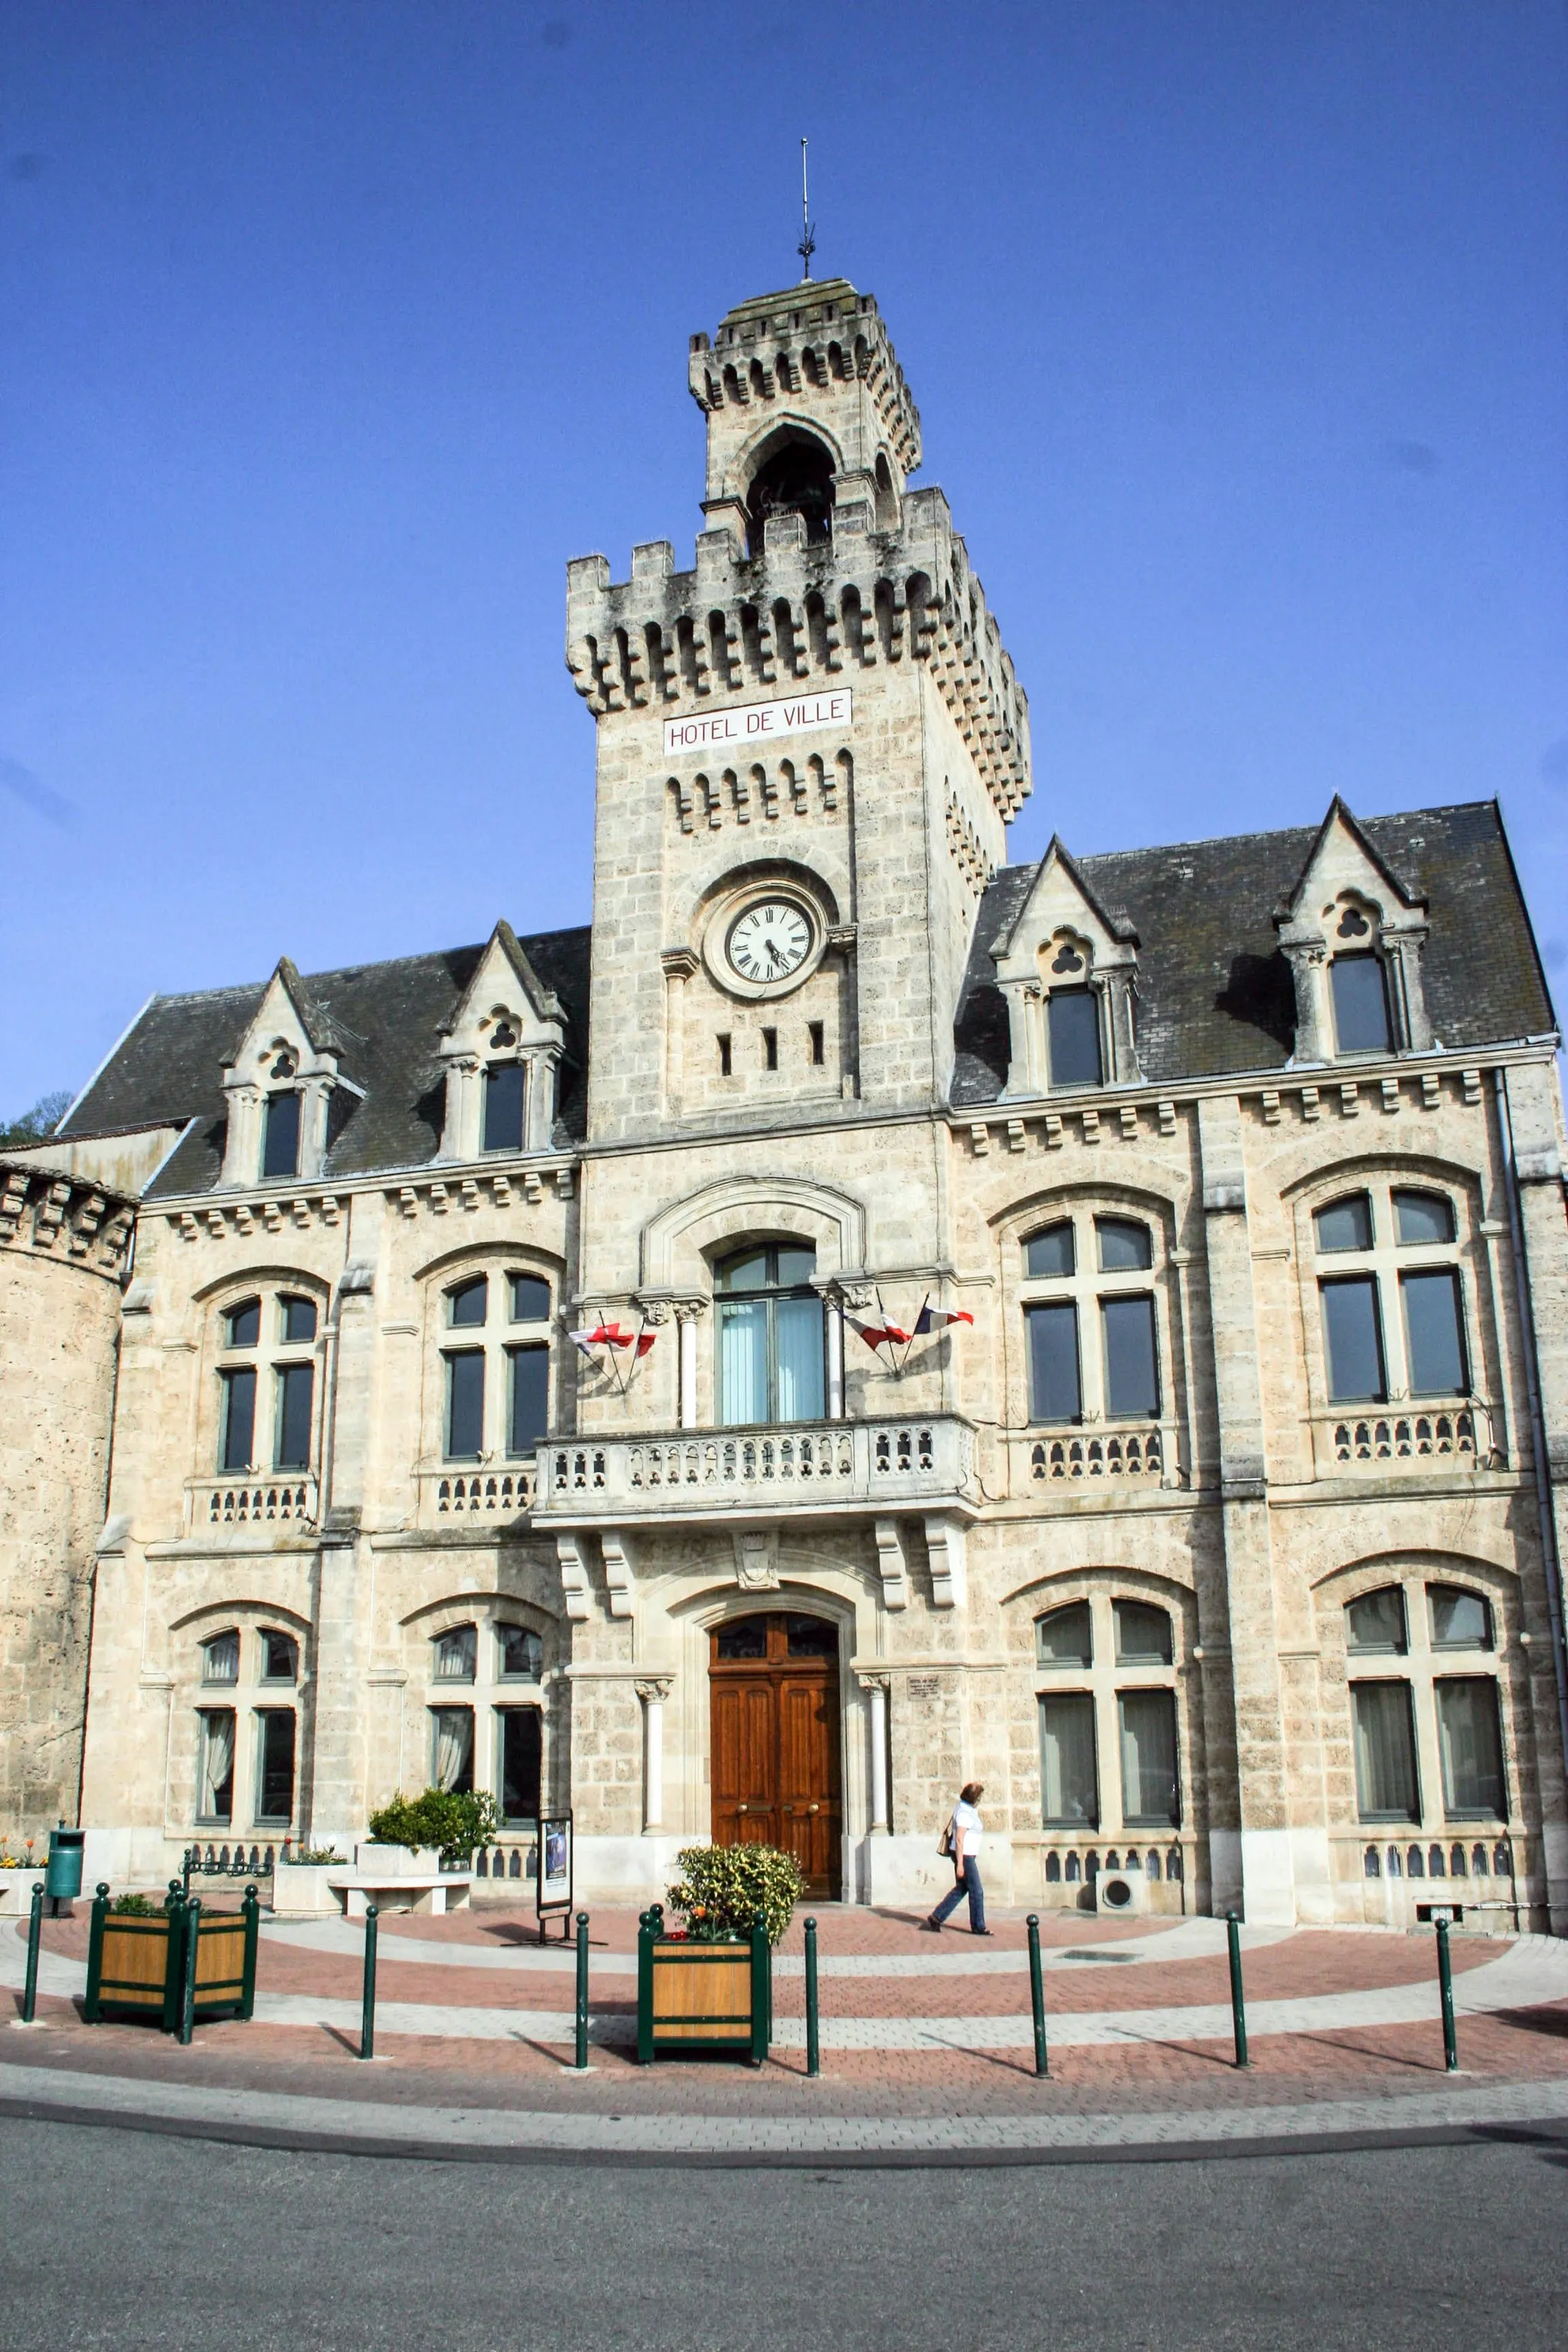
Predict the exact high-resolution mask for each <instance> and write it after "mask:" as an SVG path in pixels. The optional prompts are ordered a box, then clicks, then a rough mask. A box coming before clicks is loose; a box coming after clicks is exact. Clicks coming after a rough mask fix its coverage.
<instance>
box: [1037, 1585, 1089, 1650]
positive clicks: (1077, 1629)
mask: <svg viewBox="0 0 1568 2352" xmlns="http://www.w3.org/2000/svg"><path fill="white" fill-rule="evenodd" d="M1035 1655H1036V1657H1037V1660H1038V1661H1039V1663H1040V1664H1041V1665H1042V1666H1091V1665H1092V1664H1094V1629H1093V1626H1092V1624H1091V1622H1090V1620H1089V1603H1088V1601H1068V1605H1067V1607H1066V1608H1065V1609H1053V1610H1052V1611H1051V1612H1050V1614H1049V1616H1048V1617H1038V1618H1037V1619H1036V1621H1035Z"/></svg>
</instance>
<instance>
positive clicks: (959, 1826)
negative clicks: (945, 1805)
mask: <svg viewBox="0 0 1568 2352" xmlns="http://www.w3.org/2000/svg"><path fill="white" fill-rule="evenodd" d="M980 1839H981V1827H980V1816H979V1814H978V1813H977V1812H976V1811H975V1810H974V1808H973V1805H966V1804H965V1803H964V1801H963V1798H962V1797H960V1799H959V1801H958V1802H957V1804H956V1805H954V1807H953V1809H952V1846H953V1852H954V1853H956V1854H957V1856H958V1858H959V1860H960V1861H961V1862H963V1861H964V1860H966V1859H967V1857H968V1856H969V1855H970V1854H972V1853H973V1854H978V1853H979V1852H980Z"/></svg>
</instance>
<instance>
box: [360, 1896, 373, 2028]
mask: <svg viewBox="0 0 1568 2352" xmlns="http://www.w3.org/2000/svg"><path fill="white" fill-rule="evenodd" d="M375 1920H376V1910H375V1905H374V1903H367V1904H366V1905H365V1906H364V2006H363V2009H362V2010H361V2011H360V2020H359V2054H360V2056H361V2057H362V2058H374V2056H375V1933H376V1930H375Z"/></svg>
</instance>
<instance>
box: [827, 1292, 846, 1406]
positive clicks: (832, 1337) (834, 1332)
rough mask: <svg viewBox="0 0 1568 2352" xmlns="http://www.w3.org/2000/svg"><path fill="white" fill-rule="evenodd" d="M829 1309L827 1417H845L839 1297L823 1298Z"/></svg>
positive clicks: (842, 1338)
mask: <svg viewBox="0 0 1568 2352" xmlns="http://www.w3.org/2000/svg"><path fill="white" fill-rule="evenodd" d="M823 1305H824V1307H826V1310H827V1418H828V1420H829V1421H842V1420H843V1418H844V1310H843V1308H842V1307H840V1306H839V1304H838V1301H837V1298H833V1297H827V1298H825V1299H824V1300H823Z"/></svg>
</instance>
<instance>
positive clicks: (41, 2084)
mask: <svg viewBox="0 0 1568 2352" xmlns="http://www.w3.org/2000/svg"><path fill="white" fill-rule="evenodd" d="M220 1899H221V1898H220ZM816 1916H817V1917H818V1921H819V1948H820V1987H821V2045H822V2074H821V2075H820V2077H819V2078H818V2079H816V2080H815V2081H814V2080H811V2079H810V2078H808V2076H807V2074H806V2072H805V1981H804V1979H805V1964H804V1958H803V1949H804V1941H803V1921H802V1919H801V1918H799V1917H797V1918H796V1920H795V1923H794V1925H793V1926H792V1927H791V1929H790V1931H789V1933H788V1935H787V1936H786V1937H785V1939H784V1943H783V1945H782V1946H781V1948H780V1950H779V1953H778V1956H777V1958H776V1962H775V2030H774V2038H773V2053H772V2057H771V2059H770V2062H769V2063H768V2065H767V2066H765V2067H764V2068H763V2069H762V2070H761V2071H756V2072H754V2071H752V2070H751V2069H749V2068H747V2067H744V2066H742V2065H738V2064H735V2063H731V2062H727V2061H722V2060H712V2059H705V2060H689V2061H687V2062H685V2063H660V2064H658V2065H657V2066H654V2067H648V2068H643V2067H638V2066H637V2064H636V2063H635V2052H634V2042H635V2020H636V1965H637V1963H636V1930H637V1920H636V1915H635V1913H633V1912H631V1911H629V1910H608V1909H606V1910H602V1911H598V1912H595V1914H594V1915H593V1917H592V1920H591V1926H590V1934H591V1971H590V2043H591V2051H590V2058H591V2064H590V2070H589V2071H588V2072H587V2073H586V2074H578V2073H577V2072H576V2071H575V2070H574V2067H573V2065H572V2063H571V2062H572V2056H573V2051H572V2036H573V2028H574V2009H573V2001H574V1965H575V1963H574V1953H573V1951H572V1949H571V1948H570V1947H569V1946H566V1945H563V1943H562V1942H560V1941H559V1940H554V1941H552V1942H551V1943H550V1944H548V1945H546V1946H544V1947H543V1948H541V1946H540V1944H539V1942H538V1940H537V1932H536V1928H535V1925H534V1922H533V1919H532V1916H531V1914H529V1913H527V1912H524V1911H523V1910H521V1909H517V1910H510V1909H506V1908H501V1907H496V1908H485V1909H479V1910H475V1911H471V1912H468V1913H464V1914H458V1915H454V1916H448V1917H446V1918H432V1917H423V1916H409V1915H400V1916H392V1917H389V1918H387V1919H385V1920H384V1922H383V1925H382V1930H381V1943H380V1965H379V1972H378V2005H377V2020H376V2051H377V2056H376V2060H375V2062H374V2063H373V2064H370V2065H365V2064H363V2063H361V2062H360V2060H359V2058H358V2056H357V2050H358V2036H359V2025H360V2002H361V1992H362V1982H363V1979H362V1958H363V1928H362V1927H360V1926H359V1925H358V1924H357V1923H351V1922H348V1921H344V1920H341V1919H330V1920H312V1921H289V1920H271V1919H268V1920H267V1921H265V1922H264V1924H263V1927H262V1934H261V1950H260V1962H259V1969H258V1997H257V2011H256V2018H255V2020H254V2021H253V2022H251V2023H249V2024H239V2023H227V2024H217V2025H213V2026H207V2027H201V2028H198V2031H197V2033H196V2036H195V2042H194V2043H193V2045H192V2046H191V2047H190V2048H189V2049H182V2048H180V2047H179V2046H178V2044H177V2043H175V2042H173V2041H171V2040H170V2039H168V2038H167V2037H166V2036H164V2035H163V2034H161V2033H158V2032H155V2031H153V2030H151V2029H149V2028H147V2027H145V2026H142V2025H140V2024H131V2023H114V2024H104V2025H100V2026H96V2027H88V2026H85V2025H84V2024H83V2023H82V2022H81V2019H80V1997H81V1993H82V1990H83V1987H84V1984H85V1976H86V1968H85V1960H86V1948H87V1919H86V1916H85V1915H84V1914H81V1913H79V1916H77V1917H75V1918H72V1919H68V1920H65V1919H62V1920H60V1921H58V1922H57V1921H49V1922H47V1923H46V1927H45V1950H44V1954H43V1958H42V1965H41V1969H40V1976H39V2001H38V2017H37V2023H36V2024H35V2025H34V2026H32V2027H31V2028H24V2027H22V2026H21V2025H20V2024H19V2023H18V2024H16V2025H15V2026H14V2028H13V2030H11V2031H9V2032H7V2034H6V2036H5V2042H4V2044H3V2045H0V2108H3V2109H5V2110H8V2111H10V2112H12V2113H17V2112H25V2113H51V2114H55V2115H59V2116H64V2115H67V2114H69V2115H71V2116H79V2117H85V2116H94V2115H96V2116H103V2117H104V2118H105V2119H108V2118H110V2117H112V2118H114V2119H115V2120H118V2121H121V2122H125V2123H136V2122H140V2123H143V2124H146V2123H149V2122H155V2123H157V2124H159V2125H161V2126H162V2127H163V2128H165V2129H174V2130H181V2129H190V2130H195V2131H199V2132H203V2133H205V2134H210V2135H213V2136H216V2137H247V2136H252V2137H254V2136H258V2135H259V2136H262V2137H269V2138H282V2139H294V2140H298V2141H299V2142H300V2144H303V2145H325V2144H334V2143H339V2142H343V2143H353V2144H368V2143H370V2142H376V2143H379V2144H382V2145H384V2146H387V2147H410V2146H415V2145H417V2146H418V2147H421V2148H422V2149H426V2150H429V2151H437V2150H440V2151H445V2152H448V2153H458V2152H460V2151H461V2150H464V2149H474V2150H479V2149H483V2150H487V2151H489V2152H492V2153H504V2152H507V2151H512V2152H518V2151H524V2152H526V2151H537V2152H541V2153H543V2152H548V2151H552V2150H553V2151H557V2152H559V2153H561V2154H563V2155H573V2154H576V2155H579V2156H585V2157H592V2156H595V2155H601V2156H608V2157H611V2158H614V2157H616V2156H617V2155H618V2156H623V2157H626V2156H629V2157H634V2158H637V2157H640V2158H643V2159H645V2160H647V2159H648V2158H658V2156H659V2155H660V2154H666V2155H667V2154H668V2153H670V2152H671V2150H672V2149H675V2150H676V2151H677V2152H679V2153H684V2154H686V2155H696V2156H700V2157H701V2156H706V2157H708V2158H710V2159H716V2160H720V2161H722V2160H724V2159H726V2158H729V2159H731V2160H737V2159H738V2160H742V2161H743V2160H745V2158H748V2157H752V2158H760V2159H762V2160H764V2161H765V2160H767V2159H768V2158H770V2157H773V2158H784V2159H785V2160H787V2159H788V2158H790V2157H791V2156H792V2155H793V2156H795V2157H797V2158H798V2157H800V2156H801V2155H804V2154H809V2153H811V2152H813V2151H816V2152H819V2153H822V2154H825V2155H826V2154H830V2153H837V2154H838V2155H840V2156H842V2157H845V2158H854V2157H857V2156H859V2157H861V2158H864V2157H866V2156H868V2155H869V2156H872V2157H875V2156H876V2155H878V2154H881V2155H883V2156H885V2157H889V2158H892V2159H893V2160H895V2161H898V2160H918V2159H919V2158H920V2157H921V2155H922V2154H930V2153H932V2152H939V2151H942V2150H946V2151H949V2152H951V2153H952V2154H953V2155H960V2154H963V2153H970V2154H973V2155H974V2156H976V2157H978V2158H981V2159H982V2160H984V2158H985V2157H986V2155H987V2154H989V2155H990V2157H991V2158H993V2159H1002V2160H1005V2159H1006V2158H1009V2157H1011V2158H1014V2159H1017V2158H1027V2156H1028V2155H1029V2154H1030V2152H1031V2151H1034V2152H1039V2153H1042V2154H1046V2153H1049V2152H1050V2151H1056V2152H1058V2154H1066V2153H1068V2152H1070V2151H1072V2150H1075V2149H1076V2150H1081V2151H1084V2152H1089V2151H1091V2150H1093V2149H1095V2148H1100V2149H1105V2150H1110V2149H1112V2148H1117V2149H1122V2150H1133V2149H1136V2148H1139V2147H1149V2148H1151V2149H1152V2148H1167V2149H1171V2148H1175V2147H1187V2146H1192V2147H1201V2146H1205V2145H1208V2144H1212V2143H1215V2142H1218V2141H1223V2142H1226V2143H1238V2142H1252V2141H1258V2142H1267V2141H1270V2140H1273V2141H1278V2140H1280V2139H1282V2138H1289V2139H1293V2140H1300V2139H1302V2138H1303V2137H1306V2138H1310V2139H1313V2140H1320V2141H1321V2140H1324V2139H1339V2140H1345V2139H1357V2138H1364V2137H1368V2136H1372V2137H1379V2138H1381V2137H1388V2136H1396V2137H1411V2136H1419V2135H1424V2134H1430V2133H1435V2132H1441V2133H1453V2132H1463V2131H1467V2130H1470V2129H1478V2130H1479V2129H1490V2128H1505V2127H1506V2128H1511V2127H1516V2126H1525V2125H1532V2124H1540V2125H1543V2126H1548V2127H1553V2126H1561V2125H1563V2124H1565V2123H1568V1944H1565V1943H1563V1942H1562V1941H1558V1940H1553V1939H1551V1938H1548V1937H1531V1936H1522V1937H1513V1936H1510V1935H1502V1934H1498V1935H1484V1934H1469V1933H1466V1932H1456V1934H1455V1936H1454V1937H1453V1959H1454V1973H1455V1997H1456V2008H1457V2011H1458V2021H1459V2054H1460V2064H1461V2070H1462V2071H1461V2072H1460V2074H1458V2075H1457V2076H1453V2075H1448V2074H1446V2073H1445V2071H1444V2063H1443V2046H1442V2035H1441V2026H1440V2017H1439V2008H1438V1994H1437V1984H1436V1965H1435V1948H1434V1938H1433V1937H1432V1936H1431V1935H1430V1934H1429V1933H1421V1934H1417V1935H1404V1934H1397V1933H1394V1932H1390V1931H1380V1930H1376V1929H1361V1930H1347V1929H1337V1930H1332V1931H1322V1932H1311V1931H1296V1932H1291V1931H1289V1930H1284V1929H1275V1928H1243V1930H1242V1951H1243V1960H1244V1968H1245V1974H1246V1987H1247V2027H1248V2034H1249V2040H1250V2045H1251V2055H1252V2062H1253V2063H1252V2064H1251V2066H1250V2067H1249V2068H1248V2069H1247V2071H1246V2072H1245V2073H1243V2072H1241V2071H1239V2070H1237V2068H1236V2067H1235V2065H1234V2064H1233V2063H1232V2044H1231V2011H1230V2005H1229V1995H1228V1975H1227V1963H1226V1940H1225V1927H1224V1924H1223V1922H1220V1921H1217V1920H1211V1919H1199V1918H1194V1919H1188V1920H1184V1921H1179V1922H1164V1921H1139V1922H1133V1921H1118V1922H1110V1921H1105V1920H1101V1919H1098V1918H1095V1917H1092V1916H1085V1917H1082V1918H1074V1917H1071V1916H1060V1915H1058V1916H1051V1917H1048V1918H1047V1921H1046V1922H1045V1924H1044V1926H1043V1927H1042V1942H1043V1945H1044V1959H1045V1986H1046V2000H1047V2015H1048V2034H1049V2046H1050V2068H1051V2071H1050V2075H1049V2078H1048V2079H1047V2081H1044V2082H1042V2081H1040V2080H1039V2079H1037V2075H1036V2074H1035V2069H1034V2050H1033V2033H1032V2027H1031V2018H1030V2006H1029V1979H1028V1967H1027V1948H1026V1927H1025V1924H1024V1921H1023V1919H1022V1918H1021V1917H1020V1916H1007V1915H1002V1916H998V1917H997V1919H996V1921H995V1930H994V1935H993V1936H992V1937H991V1938H990V1939H989V1940H988V1941H985V1942H978V1941H976V1940H975V1939H973V1938H972V1937H970V1936H969V1935H968V1934H967V1933H966V1932H965V1931H964V1930H963V1928H958V1929H950V1930H949V1931H948V1932H947V1933H946V1934H944V1935H943V1937H942V1938H941V1939H940V1940H938V1939H933V1938H931V1937H927V1936H924V1935H922V1934H921V1933H920V1932H919V1927H918V1922H917V1918H916V1916H915V1915H913V1914H910V1915H907V1916H895V1915H891V1914H888V1913H877V1912H870V1911H868V1910H865V1909H862V1908H838V1907H836V1906H823V1907H821V1908H820V1909H819V1911H818V1913H817V1915H816ZM556 1934H557V1937H558V1935H559V1929H558V1927H557V1929H556ZM24 1958H25V1948H24V1943H23V1926H22V1923H17V1922H11V1921H7V1922H6V1923H5V1929H4V1931H3V1932H0V1988H3V1989H4V1990H0V2000H5V2001H6V2003H7V2005H8V2006H9V2007H10V2008H11V2009H12V2010H13V2011H14V2012H17V2013H19V2009H20V1991H19V1989H20V1986H21V1983H22V1977H23V1964H24Z"/></svg>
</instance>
